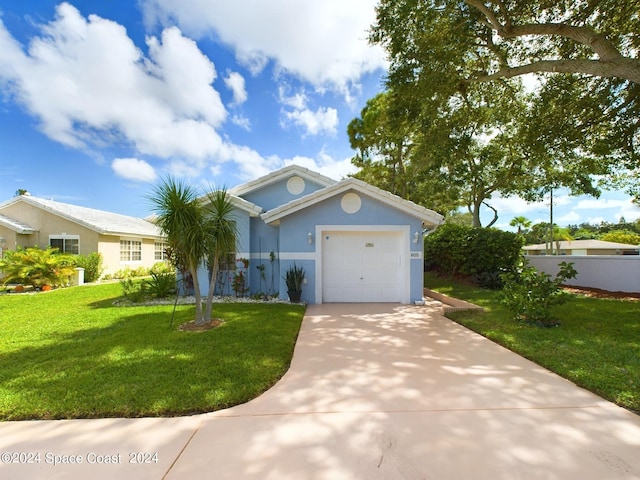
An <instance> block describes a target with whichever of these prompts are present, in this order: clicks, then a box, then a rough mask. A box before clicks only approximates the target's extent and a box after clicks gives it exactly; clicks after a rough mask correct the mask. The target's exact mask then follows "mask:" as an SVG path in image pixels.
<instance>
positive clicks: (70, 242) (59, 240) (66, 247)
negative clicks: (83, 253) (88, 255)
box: [49, 233, 80, 255]
mask: <svg viewBox="0 0 640 480" xmlns="http://www.w3.org/2000/svg"><path fill="white" fill-rule="evenodd" d="M49 246H50V247H51V248H57V249H58V252H60V253H71V254H74V255H77V254H78V253H80V235H68V234H66V233H61V234H59V235H49Z"/></svg>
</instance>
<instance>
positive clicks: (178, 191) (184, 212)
mask: <svg viewBox="0 0 640 480" xmlns="http://www.w3.org/2000/svg"><path fill="white" fill-rule="evenodd" d="M149 200H150V201H151V202H152V204H153V207H154V211H155V214H156V216H157V218H156V224H157V225H158V226H159V227H160V228H161V229H162V231H163V232H164V233H165V235H166V236H167V243H168V244H169V247H170V248H171V249H172V250H173V251H174V252H175V255H176V257H177V258H179V261H180V263H181V264H182V265H183V266H184V267H185V269H186V270H187V272H189V275H190V277H191V281H192V282H193V291H194V295H195V297H196V318H195V324H196V325H198V326H202V325H204V324H205V323H207V322H206V320H205V317H204V315H203V311H202V294H201V292H200V284H199V282H198V275H197V270H198V267H199V266H200V264H201V263H202V260H203V259H204V258H205V252H206V238H205V231H204V210H203V208H202V205H201V204H200V202H199V201H198V194H197V192H196V190H195V189H193V188H192V187H190V186H188V185H186V184H184V183H182V182H180V181H176V180H174V179H172V178H171V177H168V178H166V179H164V180H163V181H162V183H161V184H160V185H159V186H157V187H155V188H154V190H153V192H152V194H151V195H150V196H149Z"/></svg>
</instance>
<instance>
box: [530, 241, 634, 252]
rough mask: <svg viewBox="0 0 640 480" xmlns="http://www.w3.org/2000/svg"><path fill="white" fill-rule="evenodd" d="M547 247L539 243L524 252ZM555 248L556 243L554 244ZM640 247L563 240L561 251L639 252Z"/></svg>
mask: <svg viewBox="0 0 640 480" xmlns="http://www.w3.org/2000/svg"><path fill="white" fill-rule="evenodd" d="M546 248H547V245H546V244H545V243H539V244H537V245H527V246H526V247H524V250H545V249H546ZM554 248H555V242H554ZM638 248H640V247H639V246H638V245H629V244H626V243H617V242H605V241H602V240H562V241H561V242H560V250H634V249H635V250H637V249H638Z"/></svg>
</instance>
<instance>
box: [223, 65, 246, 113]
mask: <svg viewBox="0 0 640 480" xmlns="http://www.w3.org/2000/svg"><path fill="white" fill-rule="evenodd" d="M224 84H225V85H226V86H227V88H228V89H229V90H231V91H232V92H233V105H241V104H243V103H244V102H246V101H247V90H246V89H245V85H244V77H243V76H242V75H240V74H239V73H238V72H229V74H228V75H227V76H226V77H225V79H224Z"/></svg>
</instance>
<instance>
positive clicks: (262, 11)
mask: <svg viewBox="0 0 640 480" xmlns="http://www.w3.org/2000/svg"><path fill="white" fill-rule="evenodd" d="M377 3H378V2H377V0H350V1H348V2H345V1H344V0H324V1H317V0H298V1H296V2H295V3H292V2H291V1H290V0H272V1H270V2H256V1H252V0H235V1H234V2H229V1H227V0H209V1H207V2H204V1H202V0H143V2H142V5H143V9H144V13H145V19H146V22H147V23H148V24H157V23H160V24H162V25H173V24H177V25H179V26H180V27H181V28H182V29H183V30H184V31H185V32H187V33H189V34H190V35H193V36H196V37H202V36H207V35H215V36H216V37H218V38H220V39H221V40H222V41H223V42H225V43H227V44H229V45H231V46H232V47H233V48H234V49H235V52H236V57H237V58H238V60H239V61H243V62H245V65H247V67H248V68H250V69H252V71H253V72H259V71H261V69H262V68H264V67H265V66H266V64H267V61H268V59H273V60H274V61H275V63H276V71H282V72H286V73H289V74H293V75H295V76H297V77H298V78H300V79H302V80H305V81H307V82H309V83H311V84H312V85H315V86H317V87H322V86H330V87H331V88H334V89H336V90H338V91H343V92H345V93H348V91H349V90H350V89H351V88H352V87H353V85H354V84H357V82H358V81H359V79H360V77H361V76H362V75H363V74H365V73H369V72H373V71H375V70H377V69H380V68H386V61H385V54H384V51H383V50H382V48H380V47H377V46H375V47H373V46H371V45H369V43H368V41H367V37H368V30H369V28H370V26H371V24H372V23H373V22H374V21H375V10H374V8H375V6H376V4H377Z"/></svg>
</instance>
